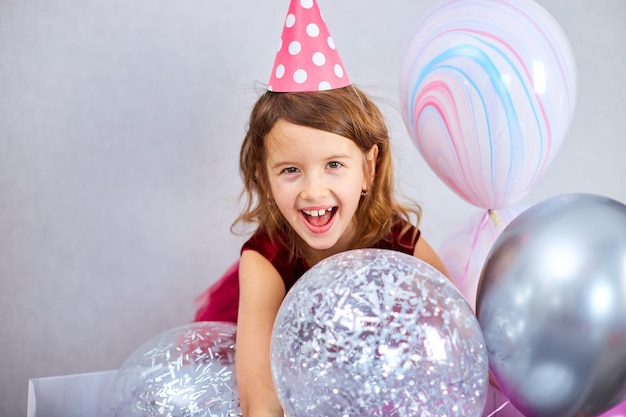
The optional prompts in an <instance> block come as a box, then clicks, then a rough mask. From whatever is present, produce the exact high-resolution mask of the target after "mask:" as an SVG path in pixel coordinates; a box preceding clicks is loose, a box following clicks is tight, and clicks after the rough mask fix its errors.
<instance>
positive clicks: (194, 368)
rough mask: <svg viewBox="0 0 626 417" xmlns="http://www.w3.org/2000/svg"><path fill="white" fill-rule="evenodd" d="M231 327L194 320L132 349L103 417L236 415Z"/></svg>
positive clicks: (233, 336) (233, 333) (237, 406)
mask: <svg viewBox="0 0 626 417" xmlns="http://www.w3.org/2000/svg"><path fill="white" fill-rule="evenodd" d="M235 335H236V326H235V325H234V324H231V323H221V322H196V323H191V324H188V325H184V326H179V327H176V328H173V329H170V330H167V331H165V332H163V333H161V334H159V335H157V336H156V337H154V338H152V339H150V340H148V341H147V342H145V343H144V344H143V345H141V346H140V347H138V348H137V349H136V350H135V351H134V352H133V353H132V354H131V355H130V356H129V357H128V359H126V361H125V362H124V363H123V364H122V366H121V367H120V369H119V370H118V372H117V375H116V378H115V380H114V382H113V386H112V389H111V392H110V395H109V398H108V400H107V401H106V404H105V406H104V412H103V415H104V416H105V417H157V416H158V417H230V416H238V415H241V413H240V408H239V394H238V391H237V381H236V378H235Z"/></svg>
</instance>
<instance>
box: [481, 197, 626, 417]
mask: <svg viewBox="0 0 626 417" xmlns="http://www.w3.org/2000/svg"><path fill="white" fill-rule="evenodd" d="M477 314H478V319H479V322H480V326H481V328H482V330H483V334H484V337H485V342H486V343H487V351H488V355H489V364H490V367H491V371H492V373H493V375H494V377H495V379H496V381H497V383H498V385H499V386H500V388H501V389H502V391H503V392H504V393H505V394H506V395H507V397H508V398H509V400H510V401H511V403H512V404H513V405H514V406H515V407H516V408H517V409H519V410H520V411H521V412H522V413H523V414H524V415H526V416H527V417H554V416H559V417H572V416H577V417H578V416H595V415H598V414H600V413H601V412H603V411H605V410H607V409H609V408H611V406H614V405H616V404H618V403H619V402H620V401H621V400H624V399H626V206H624V205H623V204H622V203H619V202H617V201H615V200H611V199H609V198H606V197H601V196H597V195H592V194H566V195H561V196H557V197H553V198H550V199H548V200H545V201H543V202H541V203H539V204H537V205H535V206H533V207H531V208H529V209H527V210H526V211H524V212H522V213H521V214H520V215H519V216H518V217H517V218H516V219H514V220H513V221H512V222H511V223H510V224H509V225H507V227H506V228H505V229H504V231H503V232H502V234H501V235H500V236H499V237H498V239H496V241H495V243H494V246H493V247H492V249H491V252H490V254H489V255H488V258H487V262H486V263H485V266H484V267H483V271H482V274H481V279H480V285H479V289H478V297H477Z"/></svg>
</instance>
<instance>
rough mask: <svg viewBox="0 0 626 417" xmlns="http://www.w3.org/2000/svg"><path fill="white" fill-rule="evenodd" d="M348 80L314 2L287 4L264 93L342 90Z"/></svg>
mask: <svg viewBox="0 0 626 417" xmlns="http://www.w3.org/2000/svg"><path fill="white" fill-rule="evenodd" d="M348 85H350V79H349V78H348V74H347V73H346V71H345V69H344V66H343V64H342V63H341V58H339V54H338V53H337V49H336V48H335V43H334V42H333V38H332V37H331V36H330V32H329V31H328V28H327V27H326V22H324V18H323V17H322V13H321V12H320V9H319V7H318V5H317V2H316V1H315V0H291V3H290V4H289V10H288V12H287V17H286V19H285V26H284V28H283V34H282V36H281V45H280V49H279V50H278V52H277V53H276V59H275V61H274V68H273V70H272V75H271V77H270V81H269V84H268V87H267V89H268V90H270V91H276V92H301V91H320V90H331V89H335V88H341V87H346V86H348Z"/></svg>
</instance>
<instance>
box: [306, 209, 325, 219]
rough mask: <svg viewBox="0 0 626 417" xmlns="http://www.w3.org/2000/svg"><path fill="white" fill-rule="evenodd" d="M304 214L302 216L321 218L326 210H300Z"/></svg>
mask: <svg viewBox="0 0 626 417" xmlns="http://www.w3.org/2000/svg"><path fill="white" fill-rule="evenodd" d="M302 211H303V212H304V214H306V215H308V216H312V217H318V216H323V215H324V214H326V210H325V209H322V210H302Z"/></svg>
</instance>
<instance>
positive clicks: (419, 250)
mask: <svg viewBox="0 0 626 417" xmlns="http://www.w3.org/2000/svg"><path fill="white" fill-rule="evenodd" d="M413 256H415V257H416V258H419V259H421V260H422V261H424V262H426V263H428V264H429V265H431V266H434V267H435V268H437V270H438V271H439V272H441V273H442V274H443V275H445V276H446V277H447V278H450V276H449V275H448V271H447V270H446V267H445V265H444V264H443V261H442V260H441V259H440V258H439V255H437V252H435V250H434V249H433V248H432V247H431V246H430V245H429V244H428V242H426V239H424V238H423V237H422V236H420V238H419V239H417V243H416V244H415V250H414V251H413Z"/></svg>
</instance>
